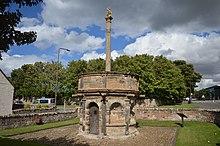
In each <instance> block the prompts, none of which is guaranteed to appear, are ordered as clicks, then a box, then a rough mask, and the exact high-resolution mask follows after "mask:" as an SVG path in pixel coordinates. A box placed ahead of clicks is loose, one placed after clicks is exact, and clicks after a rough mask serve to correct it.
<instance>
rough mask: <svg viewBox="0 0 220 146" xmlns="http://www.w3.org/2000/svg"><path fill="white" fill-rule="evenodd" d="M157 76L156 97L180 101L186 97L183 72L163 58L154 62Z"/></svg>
mask: <svg viewBox="0 0 220 146" xmlns="http://www.w3.org/2000/svg"><path fill="white" fill-rule="evenodd" d="M153 70H154V76H155V79H156V80H155V92H154V97H156V98H160V99H162V100H163V99H165V102H166V99H179V98H183V97H184V96H185V91H186V90H185V85H184V76H183V75H182V74H181V70H180V69H179V68H178V67H176V66H175V64H173V62H172V61H170V60H168V59H167V58H165V57H163V56H157V57H155V58H154V61H153Z"/></svg>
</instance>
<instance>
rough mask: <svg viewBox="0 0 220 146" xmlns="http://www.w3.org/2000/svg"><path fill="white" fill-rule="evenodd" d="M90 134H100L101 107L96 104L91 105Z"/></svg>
mask: <svg viewBox="0 0 220 146" xmlns="http://www.w3.org/2000/svg"><path fill="white" fill-rule="evenodd" d="M89 127H90V128H89V133H91V134H97V135H98V134H99V107H98V105H97V104H96V103H95V102H91V103H90V104H89Z"/></svg>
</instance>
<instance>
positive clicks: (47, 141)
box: [0, 137, 89, 146]
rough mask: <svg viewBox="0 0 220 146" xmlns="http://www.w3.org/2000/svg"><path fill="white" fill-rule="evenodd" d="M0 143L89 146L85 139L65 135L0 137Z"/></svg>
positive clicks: (7, 144)
mask: <svg viewBox="0 0 220 146" xmlns="http://www.w3.org/2000/svg"><path fill="white" fill-rule="evenodd" d="M0 145H2V146H20V145H22V146H30V145H31V146H47V145H48V146H49V145H53V146H75V145H77V146H89V144H88V143H86V142H85V141H79V140H78V139H77V138H73V139H70V140H67V138H66V137H61V138H57V139H52V140H51V139H48V138H47V137H41V138H33V139H26V140H22V139H11V138H3V137H0Z"/></svg>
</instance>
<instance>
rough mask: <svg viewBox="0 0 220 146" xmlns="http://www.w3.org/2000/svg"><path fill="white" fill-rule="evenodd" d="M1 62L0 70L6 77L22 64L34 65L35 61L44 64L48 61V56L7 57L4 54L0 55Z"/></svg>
mask: <svg viewBox="0 0 220 146" xmlns="http://www.w3.org/2000/svg"><path fill="white" fill-rule="evenodd" d="M2 58H3V60H1V61H0V68H1V69H2V71H3V72H4V73H5V74H6V75H7V76H10V74H11V72H12V70H13V69H17V68H20V67H21V66H22V65H24V64H34V63H35V62H37V61H42V62H46V61H49V58H50V57H48V56H46V55H42V56H40V57H38V56H36V55H13V56H9V55H8V54H6V53H2Z"/></svg>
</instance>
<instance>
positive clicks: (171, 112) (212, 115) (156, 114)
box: [136, 108, 220, 125]
mask: <svg viewBox="0 0 220 146" xmlns="http://www.w3.org/2000/svg"><path fill="white" fill-rule="evenodd" d="M177 113H183V114H184V115H186V116H187V117H188V118H185V120H186V121H204V122H213V123H215V124H217V125H220V110H219V109H187V108H185V109H183V108H181V109H180V108H139V109H136V118H137V119H145V120H171V121H180V120H181V118H180V116H179V115H178V114H177Z"/></svg>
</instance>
